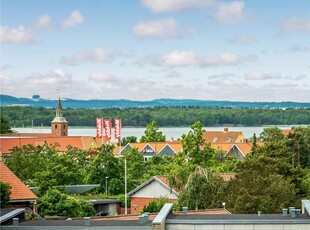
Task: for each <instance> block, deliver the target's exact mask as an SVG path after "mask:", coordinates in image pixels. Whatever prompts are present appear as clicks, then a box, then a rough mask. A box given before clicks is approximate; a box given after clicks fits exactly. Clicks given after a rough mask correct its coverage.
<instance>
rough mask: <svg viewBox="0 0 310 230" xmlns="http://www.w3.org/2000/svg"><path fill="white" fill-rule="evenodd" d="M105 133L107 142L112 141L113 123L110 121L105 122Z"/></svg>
mask: <svg viewBox="0 0 310 230" xmlns="http://www.w3.org/2000/svg"><path fill="white" fill-rule="evenodd" d="M104 133H105V138H106V139H107V140H110V139H111V136H112V122H111V120H110V119H109V120H104Z"/></svg>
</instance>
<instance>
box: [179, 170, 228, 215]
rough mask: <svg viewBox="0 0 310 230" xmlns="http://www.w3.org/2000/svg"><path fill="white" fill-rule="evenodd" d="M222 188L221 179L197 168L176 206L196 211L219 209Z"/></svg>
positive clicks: (222, 182)
mask: <svg viewBox="0 0 310 230" xmlns="http://www.w3.org/2000/svg"><path fill="white" fill-rule="evenodd" d="M224 188H225V183H224V181H223V179H222V178H220V177H218V176H215V175H213V174H212V173H211V172H210V171H208V170H207V169H205V168H202V167H200V166H197V168H196V169H195V171H194V172H193V173H191V174H190V176H189V177H188V180H187V183H186V184H185V186H184V188H183V189H182V190H181V192H180V195H179V200H178V205H179V206H180V207H184V206H186V207H188V208H189V209H196V210H198V209H207V208H218V207H221V203H222V201H223V198H222V196H223V194H224Z"/></svg>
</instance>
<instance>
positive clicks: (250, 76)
mask: <svg viewBox="0 0 310 230" xmlns="http://www.w3.org/2000/svg"><path fill="white" fill-rule="evenodd" d="M244 78H245V79H246V80H270V79H282V78H283V77H282V76H281V74H279V73H263V72H261V71H255V72H249V73H246V74H245V77H244Z"/></svg>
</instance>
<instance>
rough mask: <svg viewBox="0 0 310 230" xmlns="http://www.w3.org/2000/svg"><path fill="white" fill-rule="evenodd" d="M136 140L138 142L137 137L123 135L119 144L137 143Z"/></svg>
mask: <svg viewBox="0 0 310 230" xmlns="http://www.w3.org/2000/svg"><path fill="white" fill-rule="evenodd" d="M136 142H137V137H135V136H128V137H123V138H122V140H121V141H120V142H119V143H118V145H121V146H125V145H127V144H128V143H136Z"/></svg>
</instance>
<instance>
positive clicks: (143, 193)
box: [131, 180, 178, 199]
mask: <svg viewBox="0 0 310 230" xmlns="http://www.w3.org/2000/svg"><path fill="white" fill-rule="evenodd" d="M131 197H144V198H160V197H167V198H168V199H178V197H177V196H176V194H175V193H173V192H172V191H170V189H168V188H167V187H166V186H164V185H163V184H161V183H160V182H158V181H157V180H153V181H152V182H151V183H150V184H148V185H146V186H145V187H144V188H142V189H140V190H139V191H137V192H136V193H135V194H133V195H132V196H131Z"/></svg>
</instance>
